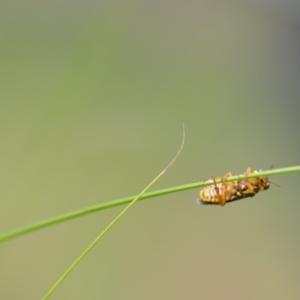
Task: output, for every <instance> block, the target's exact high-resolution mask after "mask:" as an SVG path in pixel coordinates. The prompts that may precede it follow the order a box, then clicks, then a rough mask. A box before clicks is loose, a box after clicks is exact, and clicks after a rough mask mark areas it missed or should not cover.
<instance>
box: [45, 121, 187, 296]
mask: <svg viewBox="0 0 300 300" xmlns="http://www.w3.org/2000/svg"><path fill="white" fill-rule="evenodd" d="M184 141H185V128H184V123H183V136H182V143H181V146H180V149H179V151H178V153H177V154H176V155H175V157H174V158H173V159H172V161H171V162H170V163H169V164H168V165H167V167H165V168H164V169H163V170H162V171H161V172H160V173H159V174H158V175H157V176H156V177H155V178H154V179H153V180H152V181H151V182H150V183H149V184H148V185H147V186H146V187H145V188H144V189H143V190H142V191H141V192H140V193H139V194H138V195H137V196H136V197H135V198H134V199H133V200H132V201H131V202H130V203H129V205H127V206H126V207H125V208H124V209H123V210H122V211H121V212H120V213H119V214H118V215H117V216H116V218H115V219H114V220H113V221H112V222H111V223H110V224H109V225H108V226H107V227H106V228H105V229H104V230H103V231H102V232H101V233H100V234H99V235H98V236H97V238H96V239H95V240H94V241H93V242H92V243H91V244H90V245H89V246H88V247H87V248H86V249H85V250H84V251H83V252H82V253H81V255H80V256H79V257H78V258H77V259H76V260H75V261H74V262H73V263H72V265H71V266H70V267H69V268H68V269H67V270H66V272H65V273H64V274H63V275H62V276H61V277H60V278H59V279H58V280H57V281H56V283H55V284H54V285H53V286H52V287H51V289H50V290H49V291H48V292H47V294H46V295H45V296H44V297H43V300H46V299H48V298H49V297H50V296H51V295H52V294H53V292H54V291H55V290H56V289H57V288H58V286H59V285H60V284H61V283H62V282H63V281H64V280H65V279H66V277H67V276H68V275H69V274H70V273H71V272H72V271H73V270H74V268H75V267H76V266H77V265H78V264H79V263H80V261H81V260H82V259H83V258H84V257H85V256H86V255H87V254H88V253H89V252H90V251H91V250H92V248H93V247H95V246H96V244H97V243H98V242H99V241H100V240H101V239H102V238H103V236H104V235H105V234H106V233H107V232H108V231H109V230H110V229H111V228H112V227H113V226H114V225H115V224H116V223H117V221H119V220H120V219H121V218H122V217H123V216H124V214H125V213H126V212H127V211H128V210H129V209H130V208H131V207H132V206H133V205H134V203H135V202H136V201H137V200H138V199H139V198H140V197H141V196H142V195H143V194H144V193H145V192H146V191H147V190H148V189H149V188H150V187H151V186H152V185H153V184H154V183H155V182H156V181H158V180H159V179H160V178H161V177H162V176H163V175H164V174H165V173H166V171H167V170H168V169H169V168H170V167H171V166H172V164H173V163H174V162H175V160H176V159H177V158H178V156H179V155H180V153H181V151H182V149H183V145H184Z"/></svg>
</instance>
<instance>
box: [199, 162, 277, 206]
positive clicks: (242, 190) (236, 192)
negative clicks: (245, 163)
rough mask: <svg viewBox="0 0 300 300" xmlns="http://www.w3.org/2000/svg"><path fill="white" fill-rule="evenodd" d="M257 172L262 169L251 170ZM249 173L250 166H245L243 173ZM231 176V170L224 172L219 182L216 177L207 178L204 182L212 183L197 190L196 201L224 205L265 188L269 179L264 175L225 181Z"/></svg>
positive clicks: (250, 195)
mask: <svg viewBox="0 0 300 300" xmlns="http://www.w3.org/2000/svg"><path fill="white" fill-rule="evenodd" d="M271 168H272V167H271ZM259 172H262V170H261V169H259V170H254V171H253V173H259ZM250 173H251V168H247V170H246V172H245V173H244V174H243V175H248V174H250ZM231 176H232V173H231V172H228V173H226V174H225V175H224V176H223V177H221V179H222V182H221V183H216V178H212V179H209V180H207V181H206V182H213V183H214V184H213V185H211V186H208V187H205V188H204V189H202V190H201V191H200V192H199V198H198V199H197V203H198V204H216V205H221V206H224V205H225V204H226V203H227V202H232V201H236V200H241V199H244V198H248V197H253V196H255V195H256V194H257V193H258V192H259V191H264V190H267V189H268V188H269V187H270V181H269V179H268V177H265V176H259V177H255V178H246V179H242V180H237V181H233V182H226V178H228V177H231ZM219 178H220V177H219Z"/></svg>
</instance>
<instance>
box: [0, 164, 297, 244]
mask: <svg viewBox="0 0 300 300" xmlns="http://www.w3.org/2000/svg"><path fill="white" fill-rule="evenodd" d="M293 172H300V166H293V167H287V168H280V169H273V170H268V171H264V172H260V173H259V176H273V175H281V174H288V173H293ZM257 176H258V174H257V173H251V174H249V175H248V176H247V178H253V177H257ZM244 178H246V176H241V175H240V176H232V177H228V178H227V179H226V182H230V181H235V180H239V179H244ZM216 182H217V183H220V182H221V180H220V179H218V180H216ZM212 184H213V183H205V182H196V183H191V184H185V185H181V186H176V187H172V188H168V189H163V190H158V191H154V192H151V193H146V194H143V195H142V196H141V197H139V198H138V199H137V201H140V200H145V199H149V198H153V197H158V196H162V195H167V194H171V193H178V192H183V191H186V190H190V189H194V188H201V187H204V186H208V185H212ZM135 197H136V196H132V197H126V198H123V199H119V200H115V201H110V202H106V203H102V204H98V205H95V206H91V207H87V208H84V209H81V210H77V211H73V212H70V213H67V214H63V215H60V216H57V217H53V218H50V219H47V220H43V221H40V222H37V223H34V224H30V225H27V226H24V227H21V228H17V229H15V230H12V231H9V232H6V233H3V234H0V243H1V242H4V241H7V240H9V239H12V238H16V237H18V236H21V235H24V234H26V233H30V232H33V231H36V230H39V229H42V228H44V227H48V226H51V225H55V224H59V223H61V222H65V221H68V220H72V219H75V218H78V217H81V216H85V215H88V214H90V213H94V212H97V211H100V210H104V209H107V208H112V207H115V206H119V205H123V204H127V203H130V202H131V201H132V200H133V199H134V198H135Z"/></svg>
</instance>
